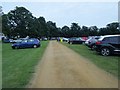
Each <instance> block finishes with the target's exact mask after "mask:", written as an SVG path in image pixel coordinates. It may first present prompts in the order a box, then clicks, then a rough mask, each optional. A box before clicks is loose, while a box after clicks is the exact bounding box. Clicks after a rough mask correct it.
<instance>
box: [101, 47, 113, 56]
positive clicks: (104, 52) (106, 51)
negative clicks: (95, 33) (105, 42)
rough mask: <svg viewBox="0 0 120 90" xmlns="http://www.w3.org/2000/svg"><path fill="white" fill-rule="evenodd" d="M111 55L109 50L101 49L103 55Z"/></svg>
mask: <svg viewBox="0 0 120 90" xmlns="http://www.w3.org/2000/svg"><path fill="white" fill-rule="evenodd" d="M110 53H111V51H110V49H109V48H102V49H101V55H103V56H109V55H110Z"/></svg>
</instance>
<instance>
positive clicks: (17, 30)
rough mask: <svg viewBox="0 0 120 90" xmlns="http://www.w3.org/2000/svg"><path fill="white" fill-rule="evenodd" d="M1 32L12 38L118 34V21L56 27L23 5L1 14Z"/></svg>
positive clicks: (53, 23) (119, 31)
mask: <svg viewBox="0 0 120 90" xmlns="http://www.w3.org/2000/svg"><path fill="white" fill-rule="evenodd" d="M2 32H3V33H4V34H5V35H6V36H8V37H10V38H12V37H15V36H20V37H26V36H30V37H81V36H93V35H107V34H120V30H119V23H118V22H113V23H110V24H107V25H106V27H104V28H97V26H91V27H87V26H82V27H80V26H79V25H78V23H72V24H71V26H70V27H68V26H63V27H62V28H60V27H57V26H56V23H55V22H52V21H47V22H46V20H45V18H44V17H39V18H36V17H34V16H33V15H32V13H31V12H30V11H29V10H27V9H26V8H24V7H16V8H15V9H14V10H11V11H10V12H8V13H7V14H3V15H2Z"/></svg>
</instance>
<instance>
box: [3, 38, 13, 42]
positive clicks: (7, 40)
mask: <svg viewBox="0 0 120 90" xmlns="http://www.w3.org/2000/svg"><path fill="white" fill-rule="evenodd" d="M2 42H3V43H12V42H13V39H9V38H3V40H2Z"/></svg>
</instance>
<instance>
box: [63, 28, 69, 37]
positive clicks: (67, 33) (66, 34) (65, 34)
mask: <svg viewBox="0 0 120 90" xmlns="http://www.w3.org/2000/svg"><path fill="white" fill-rule="evenodd" d="M61 30H62V36H63V37H69V31H70V28H69V27H68V26H63V27H62V29H61Z"/></svg>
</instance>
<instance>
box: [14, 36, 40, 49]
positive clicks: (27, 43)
mask: <svg viewBox="0 0 120 90" xmlns="http://www.w3.org/2000/svg"><path fill="white" fill-rule="evenodd" d="M39 46H40V41H39V40H38V39H36V38H31V39H26V40H23V41H21V42H17V43H14V44H12V48H13V49H18V48H37V47H39Z"/></svg>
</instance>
